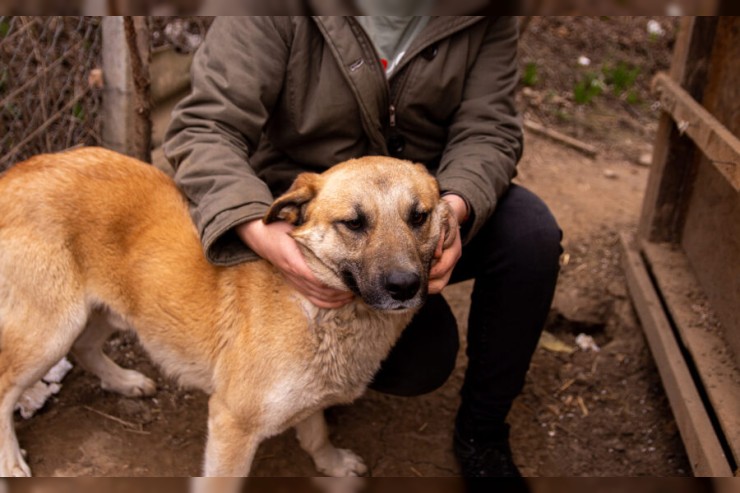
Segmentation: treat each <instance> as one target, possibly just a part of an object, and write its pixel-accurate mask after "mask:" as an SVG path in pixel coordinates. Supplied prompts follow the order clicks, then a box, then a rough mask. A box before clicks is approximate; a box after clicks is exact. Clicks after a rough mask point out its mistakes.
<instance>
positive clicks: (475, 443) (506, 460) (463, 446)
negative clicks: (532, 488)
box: [453, 428, 522, 478]
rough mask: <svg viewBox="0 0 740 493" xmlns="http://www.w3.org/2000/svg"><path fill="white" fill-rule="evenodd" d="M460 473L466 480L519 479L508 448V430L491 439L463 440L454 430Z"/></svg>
mask: <svg viewBox="0 0 740 493" xmlns="http://www.w3.org/2000/svg"><path fill="white" fill-rule="evenodd" d="M453 451H454V452H455V457H456V458H457V461H458V462H459V463H460V473H461V474H462V475H463V477H466V478H489V477H499V478H521V477H522V474H521V473H520V472H519V469H518V468H517V467H516V464H514V459H513V458H512V457H511V447H510V446H509V433H508V428H507V430H506V432H505V433H502V434H501V436H498V437H496V438H491V439H485V440H482V439H479V438H463V437H462V436H461V433H460V432H459V431H458V430H457V429H456V430H455V438H454V442H453Z"/></svg>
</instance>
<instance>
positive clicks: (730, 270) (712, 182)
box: [681, 160, 740, 415]
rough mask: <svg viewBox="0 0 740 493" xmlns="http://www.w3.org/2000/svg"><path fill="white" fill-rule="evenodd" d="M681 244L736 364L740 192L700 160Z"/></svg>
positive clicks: (739, 303) (739, 321) (739, 332)
mask: <svg viewBox="0 0 740 493" xmlns="http://www.w3.org/2000/svg"><path fill="white" fill-rule="evenodd" d="M681 246H682V248H683V250H684V252H686V256H687V258H688V259H689V262H690V263H691V266H692V267H693V271H694V272H695V273H696V277H697V278H698V282H699V283H700V284H701V286H702V288H703V291H704V292H705V293H706V295H707V296H708V297H709V300H710V301H711V304H712V308H713V309H714V311H715V312H716V313H717V315H718V317H719V319H720V321H721V322H722V326H723V330H724V332H725V338H726V340H727V343H728V344H729V346H730V348H731V349H732V350H733V352H734V354H735V361H736V362H738V363H740V193H738V192H737V191H735V190H734V189H733V188H732V187H730V186H729V185H728V183H727V182H726V181H725V179H724V177H723V176H722V175H721V174H720V173H719V172H718V171H717V169H716V168H714V167H713V166H712V165H711V164H710V163H708V162H706V161H704V160H702V161H701V162H700V163H699V167H698V172H697V175H696V179H695V181H694V186H693V193H692V194H691V197H690V199H689V207H688V212H687V215H686V223H685V225H684V228H683V234H682V237H681ZM737 385H738V386H740V380H738V384H737ZM737 409H738V414H739V415H740V407H738V408H737Z"/></svg>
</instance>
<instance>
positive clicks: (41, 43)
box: [0, 17, 102, 170]
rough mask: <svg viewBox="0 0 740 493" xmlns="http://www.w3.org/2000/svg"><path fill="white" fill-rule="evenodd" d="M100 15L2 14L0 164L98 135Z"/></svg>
mask: <svg viewBox="0 0 740 493" xmlns="http://www.w3.org/2000/svg"><path fill="white" fill-rule="evenodd" d="M101 39H102V36H101V28H100V18H96V17H0V170H2V169H5V168H7V167H8V166H10V165H11V164H13V163H15V162H18V161H21V160H23V159H26V158H28V157H30V156H32V155H34V154H39V153H44V152H55V151H60V150H63V149H67V148H70V147H74V146H76V145H81V144H84V145H95V144H99V143H100V129H101V124H102V122H101V116H100V112H99V111H98V110H99V107H100V103H101V97H102V90H101V89H102V75H101V72H100V70H99V69H100V54H101Z"/></svg>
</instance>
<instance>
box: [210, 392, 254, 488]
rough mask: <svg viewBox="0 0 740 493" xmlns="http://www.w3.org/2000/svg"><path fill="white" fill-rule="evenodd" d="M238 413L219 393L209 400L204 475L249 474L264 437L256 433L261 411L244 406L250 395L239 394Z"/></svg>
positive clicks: (236, 475) (240, 475)
mask: <svg viewBox="0 0 740 493" xmlns="http://www.w3.org/2000/svg"><path fill="white" fill-rule="evenodd" d="M239 401H240V403H241V405H240V406H239V408H238V411H237V412H235V411H234V410H233V409H234V407H231V406H229V405H228V404H227V403H226V402H225V401H224V400H222V399H221V398H220V396H219V395H218V394H214V395H212V396H211V398H210V400H209V401H208V442H207V443H206V456H205V464H204V467H203V475H204V476H211V477H213V476H221V477H223V476H227V477H244V476H247V475H248V474H249V470H250V468H251V467H252V460H253V459H254V454H255V452H257V446H258V445H259V443H260V440H261V437H259V436H258V435H257V433H256V431H257V429H258V427H257V421H256V419H257V416H258V412H259V411H258V410H257V409H256V406H255V409H252V410H250V409H244V406H248V404H247V403H249V396H245V395H242V396H239Z"/></svg>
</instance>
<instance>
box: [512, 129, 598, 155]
mask: <svg viewBox="0 0 740 493" xmlns="http://www.w3.org/2000/svg"><path fill="white" fill-rule="evenodd" d="M524 128H526V129H527V130H529V131H530V132H533V133H536V134H538V135H542V136H544V137H547V138H549V139H552V140H554V141H555V142H558V143H560V144H563V145H566V146H568V147H570V148H572V149H575V150H577V151H578V152H581V153H583V154H585V155H586V156H588V157H591V158H593V157H596V155H598V153H599V150H598V149H597V148H596V147H594V146H592V145H591V144H587V143H585V142H583V141H580V140H578V139H574V138H573V137H571V136H569V135H565V134H563V133H560V132H558V131H557V130H552V129H550V128H547V127H545V126H543V125H540V124H539V123H537V122H533V121H532V120H524Z"/></svg>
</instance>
